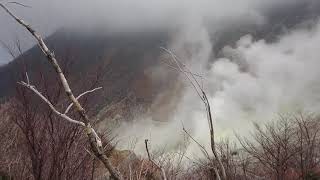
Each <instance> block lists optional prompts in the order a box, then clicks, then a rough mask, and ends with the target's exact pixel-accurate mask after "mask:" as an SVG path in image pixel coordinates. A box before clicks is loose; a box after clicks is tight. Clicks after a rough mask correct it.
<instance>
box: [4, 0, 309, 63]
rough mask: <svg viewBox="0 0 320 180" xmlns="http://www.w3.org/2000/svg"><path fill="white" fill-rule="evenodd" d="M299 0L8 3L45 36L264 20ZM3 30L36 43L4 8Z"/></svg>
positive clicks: (10, 38)
mask: <svg viewBox="0 0 320 180" xmlns="http://www.w3.org/2000/svg"><path fill="white" fill-rule="evenodd" d="M296 1H300V2H301V1H302V0H268V1H266V0H236V1H235V0H90V1H89V0H68V1H65V0H54V1H52V0H24V1H18V2H22V3H24V4H27V5H29V6H31V7H32V8H23V7H20V6H17V5H14V4H8V7H10V8H11V9H12V10H13V11H14V13H16V14H17V15H19V16H20V17H23V18H24V19H25V20H26V21H28V22H30V23H31V24H32V25H33V26H34V27H35V28H37V29H38V30H39V31H40V32H41V33H42V34H44V35H49V34H50V33H52V32H53V31H55V30H56V29H57V28H59V27H63V26H64V27H74V28H78V29H80V28H81V29H86V28H87V29H89V30H90V28H93V27H95V26H96V25H99V26H105V27H107V28H108V29H114V31H129V32H130V31H133V30H139V29H147V28H149V29H157V28H164V27H168V26H179V24H182V25H183V24H188V23H189V24H192V23H196V22H194V21H199V19H200V20H203V19H205V20H206V21H208V22H210V23H215V22H221V21H228V20H234V19H237V18H242V19H243V18H248V19H250V20H256V21H261V22H262V21H263V15H262V14H263V13H264V11H265V10H266V9H268V8H272V7H274V6H279V5H282V4H292V3H295V2H296ZM303 1H314V0H303ZM2 2H6V1H2ZM0 27H1V28H0V40H1V41H4V42H6V43H8V44H10V43H12V41H13V40H15V39H17V38H18V39H22V40H21V41H22V42H23V47H24V49H28V48H30V47H31V46H32V45H33V44H34V41H32V39H31V38H29V37H28V35H27V34H26V33H25V31H24V30H22V28H21V27H19V26H18V25H17V24H16V23H15V22H13V21H12V19H10V18H9V16H8V15H6V14H5V13H4V12H3V11H2V10H1V11H0ZM26 37H28V38H26ZM9 60H10V58H9V56H8V55H6V53H5V51H4V50H3V49H2V50H0V64H1V63H4V62H8V61H9Z"/></svg>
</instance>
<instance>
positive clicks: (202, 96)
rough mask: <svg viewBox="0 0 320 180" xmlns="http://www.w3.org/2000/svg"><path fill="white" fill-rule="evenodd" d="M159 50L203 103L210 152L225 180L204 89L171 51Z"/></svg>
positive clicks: (224, 172) (225, 176)
mask: <svg viewBox="0 0 320 180" xmlns="http://www.w3.org/2000/svg"><path fill="white" fill-rule="evenodd" d="M160 49H162V50H164V51H165V52H167V53H168V54H169V55H170V56H171V57H172V61H173V62H174V63H175V64H176V66H177V69H178V72H182V73H183V74H184V76H185V77H186V78H187V80H188V81H189V82H190V84H191V85H192V87H193V88H194V90H195V91H196V93H197V94H198V96H199V98H200V99H201V101H202V102H203V104H204V106H205V108H206V112H207V119H208V124H209V129H210V141H211V142H210V143H211V150H212V153H213V155H214V158H215V159H216V161H217V162H218V166H219V170H220V173H221V175H222V179H223V180H227V175H226V171H225V168H224V165H223V163H222V161H221V159H220V157H219V155H218V153H217V150H216V147H215V140H214V127H213V119H212V114H211V107H210V103H209V100H208V98H207V95H206V93H205V91H204V89H203V88H202V86H201V85H200V83H199V81H198V80H197V78H196V77H195V75H194V73H192V72H191V70H190V69H189V68H188V67H187V66H186V65H185V64H183V63H182V62H181V61H180V60H179V59H178V57H177V56H176V55H175V54H174V53H173V52H172V51H170V50H168V49H167V48H164V47H160ZM200 147H202V146H200ZM217 176H218V177H219V176H220V175H219V174H217Z"/></svg>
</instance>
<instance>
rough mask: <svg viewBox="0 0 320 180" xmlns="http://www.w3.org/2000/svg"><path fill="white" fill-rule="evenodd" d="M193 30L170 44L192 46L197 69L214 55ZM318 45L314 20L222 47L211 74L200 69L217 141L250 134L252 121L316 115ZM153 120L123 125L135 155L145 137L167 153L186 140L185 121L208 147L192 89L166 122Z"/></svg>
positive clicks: (190, 150) (319, 106) (192, 151)
mask: <svg viewBox="0 0 320 180" xmlns="http://www.w3.org/2000/svg"><path fill="white" fill-rule="evenodd" d="M197 28H198V34H197V37H195V38H193V40H190V39H188V38H186V37H184V38H182V39H181V41H176V42H177V43H176V44H174V45H173V49H175V50H176V51H177V52H180V53H181V51H180V50H179V47H186V46H185V45H186V44H188V45H189V46H191V45H193V46H192V48H191V49H193V50H195V51H192V53H191V54H192V56H189V57H190V59H188V61H187V62H188V64H189V65H190V66H191V67H192V68H193V67H196V68H195V70H199V68H198V67H197V64H198V63H199V64H201V65H203V64H206V63H207V62H208V61H209V58H210V57H212V54H211V51H210V48H211V43H210V42H208V41H207V40H208V39H209V38H208V37H207V36H208V34H207V33H206V31H205V29H203V26H198V27H197ZM197 28H196V29H197ZM191 30H192V28H191ZM191 32H192V31H191ZM200 32H201V33H200ZM186 34H188V33H186ZM188 37H190V36H188ZM319 42H320V23H318V22H316V23H314V25H313V26H312V28H301V29H295V30H293V31H292V32H290V33H288V34H286V35H283V36H281V37H279V40H277V41H276V42H272V43H266V41H265V40H263V39H262V40H258V41H255V40H253V37H252V36H251V35H246V36H243V37H242V38H241V39H240V40H239V41H238V42H237V43H236V45H235V46H234V47H229V46H227V47H225V48H223V50H222V55H223V57H222V58H218V59H215V60H214V63H212V64H211V66H210V68H209V70H205V69H204V68H203V69H202V71H203V72H202V73H204V74H205V75H204V85H205V90H206V91H207V93H208V96H209V101H210V102H211V105H212V110H213V117H214V123H215V128H216V130H217V134H216V135H217V138H218V139H219V138H225V137H232V136H233V135H234V132H237V133H239V134H240V135H248V132H250V129H251V127H252V122H258V123H265V122H267V121H270V120H275V119H277V118H278V115H279V113H280V114H282V113H296V112H312V113H317V112H318V111H319V110H320V93H319V92H320V70H319V66H320V53H319V50H318V49H319V48H318V45H319ZM179 45H180V46H179ZM159 108H161V107H159ZM151 120H152V117H149V118H144V119H143V120H137V121H136V122H134V123H133V124H129V125H128V124H126V125H125V126H123V127H122V128H124V129H125V131H124V130H123V131H121V132H127V133H125V134H123V136H121V137H120V139H121V138H123V139H126V138H128V137H137V138H138V139H139V141H138V144H137V146H136V150H137V152H142V153H143V152H144V147H143V139H145V138H147V139H150V141H151V142H152V144H153V145H154V146H158V147H162V148H165V149H166V150H167V151H169V152H170V151H171V150H175V148H177V146H178V145H179V144H182V143H183V142H184V141H185V138H184V136H183V131H182V125H181V122H183V123H184V125H185V126H186V129H188V130H189V132H190V134H192V136H193V137H194V138H195V139H197V140H198V141H199V142H200V143H201V144H203V145H204V146H209V142H210V141H209V136H208V131H209V130H208V123H207V120H206V116H205V111H204V108H203V105H202V104H201V101H200V99H199V98H198V97H197V95H196V93H195V92H194V90H193V89H192V87H189V86H188V87H187V88H186V90H185V92H184V94H183V97H182V99H181V100H180V101H179V102H178V104H177V109H176V110H175V112H174V113H173V115H172V116H171V117H170V119H168V120H167V122H165V123H162V124H159V122H153V121H151ZM125 127H130V128H129V130H128V128H125ZM140 141H141V143H140ZM199 152H200V150H199V148H198V147H197V145H195V144H194V143H190V144H189V145H188V146H187V155H190V156H191V155H193V156H198V154H199Z"/></svg>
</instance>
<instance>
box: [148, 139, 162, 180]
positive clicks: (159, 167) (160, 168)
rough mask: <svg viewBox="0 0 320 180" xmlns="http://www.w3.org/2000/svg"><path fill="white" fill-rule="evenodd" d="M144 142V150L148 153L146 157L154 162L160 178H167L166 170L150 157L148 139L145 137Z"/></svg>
mask: <svg viewBox="0 0 320 180" xmlns="http://www.w3.org/2000/svg"><path fill="white" fill-rule="evenodd" d="M144 144H145V145H146V151H147V154H148V159H149V161H150V162H151V163H152V164H154V165H155V166H156V167H157V168H158V169H159V170H160V171H161V173H162V178H163V180H167V176H166V172H165V170H164V169H163V168H162V167H161V166H159V165H158V164H157V163H156V162H155V161H154V160H153V159H152V158H151V155H150V152H149V148H148V139H145V140H144Z"/></svg>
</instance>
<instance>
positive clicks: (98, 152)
mask: <svg viewBox="0 0 320 180" xmlns="http://www.w3.org/2000/svg"><path fill="white" fill-rule="evenodd" d="M0 7H2V8H3V9H4V10H5V11H6V12H7V13H8V14H9V15H10V16H11V17H12V18H13V19H15V20H16V21H17V22H18V23H19V24H20V25H22V26H23V27H25V28H26V29H27V30H28V31H29V32H30V33H31V35H32V36H33V37H34V38H35V39H36V40H37V43H38V46H39V48H40V49H41V50H42V52H43V53H44V55H45V56H46V57H47V60H48V61H49V63H50V64H51V65H52V67H53V68H54V70H55V71H56V73H57V74H58V76H59V78H60V81H61V83H62V85H63V88H64V91H65V93H66V95H67V96H68V98H69V100H70V102H71V103H72V104H73V105H74V106H75V109H76V110H77V112H78V113H79V115H80V117H81V120H82V123H84V126H83V127H84V130H85V132H86V134H87V136H88V139H89V142H90V146H91V150H92V151H93V153H94V155H95V156H96V157H97V158H98V159H99V160H100V161H101V162H102V163H103V164H104V166H105V167H106V168H107V169H108V171H109V172H110V174H111V175H112V176H113V178H115V179H121V180H122V179H123V177H122V174H120V172H119V171H118V170H117V169H116V168H115V167H113V165H112V164H111V162H110V160H109V158H108V157H107V156H106V155H105V154H104V149H103V147H102V143H101V140H100V138H99V136H98V135H97V133H96V132H95V131H94V129H93V128H92V127H91V124H90V119H89V117H88V116H87V113H86V111H85V109H84V108H83V107H82V106H81V104H80V103H79V101H78V99H77V98H76V97H75V96H74V95H73V93H72V91H71V88H70V86H69V83H68V81H67V79H66V77H65V75H64V74H63V72H62V69H61V68H60V66H59V64H58V61H57V59H56V58H55V55H54V53H53V51H50V50H49V48H48V47H47V45H46V44H45V42H44V41H43V39H42V37H41V36H40V35H39V34H38V33H37V32H36V31H35V30H34V29H33V28H32V27H31V26H30V25H29V24H27V23H26V22H24V21H23V20H22V19H20V18H18V17H17V16H16V15H14V14H13V13H12V12H11V11H10V10H9V9H8V8H7V7H6V6H5V5H3V4H2V3H0ZM22 84H23V85H24V86H25V87H28V88H29V89H31V90H33V92H35V93H36V94H37V95H38V96H40V95H41V93H37V92H38V91H34V90H36V89H35V88H34V87H32V86H30V84H29V85H28V84H27V83H22ZM40 97H41V99H43V97H44V96H42V95H41V96H40ZM43 100H44V99H43ZM48 102H49V101H48ZM48 102H47V104H48V105H49V107H50V104H51V103H48ZM51 105H52V104H51ZM50 108H51V109H54V107H53V106H51V107H50ZM57 112H58V111H57ZM60 114H61V113H60ZM62 115H63V114H62ZM64 115H65V114H64ZM78 122H80V121H78ZM78 124H81V123H78Z"/></svg>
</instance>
